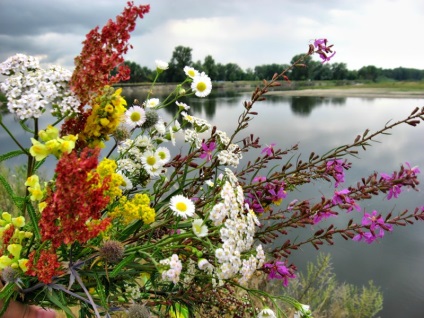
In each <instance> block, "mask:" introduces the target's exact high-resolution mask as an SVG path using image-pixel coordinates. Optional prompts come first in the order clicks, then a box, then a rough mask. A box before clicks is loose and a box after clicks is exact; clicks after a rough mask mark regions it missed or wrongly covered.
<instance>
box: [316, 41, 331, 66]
mask: <svg viewBox="0 0 424 318" xmlns="http://www.w3.org/2000/svg"><path fill="white" fill-rule="evenodd" d="M327 42H328V41H327V39H316V40H315V41H314V47H315V49H316V51H315V53H318V55H319V57H320V58H321V59H322V61H321V63H325V62H329V61H330V60H331V58H332V57H333V56H334V54H336V52H333V51H332V49H331V48H332V47H333V45H327ZM329 53H333V54H331V55H328V54H329Z"/></svg>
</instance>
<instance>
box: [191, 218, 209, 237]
mask: <svg viewBox="0 0 424 318" xmlns="http://www.w3.org/2000/svg"><path fill="white" fill-rule="evenodd" d="M192 227H193V233H194V234H195V235H196V236H197V237H205V236H207V235H208V227H207V226H206V225H205V224H203V220H202V219H195V220H193V223H192Z"/></svg>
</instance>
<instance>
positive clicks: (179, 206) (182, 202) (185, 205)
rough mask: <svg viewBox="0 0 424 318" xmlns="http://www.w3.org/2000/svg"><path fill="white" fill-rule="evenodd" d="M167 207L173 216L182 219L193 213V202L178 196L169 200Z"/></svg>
mask: <svg viewBox="0 0 424 318" xmlns="http://www.w3.org/2000/svg"><path fill="white" fill-rule="evenodd" d="M169 207H170V208H171V210H172V211H174V214H175V215H177V216H180V217H181V218H183V219H187V218H188V217H191V216H193V215H194V212H195V206H194V203H193V201H191V200H190V199H189V198H186V197H185V196H183V195H180V194H177V195H174V196H173V197H172V198H171V201H170V203H169Z"/></svg>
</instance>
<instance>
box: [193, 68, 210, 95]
mask: <svg viewBox="0 0 424 318" xmlns="http://www.w3.org/2000/svg"><path fill="white" fill-rule="evenodd" d="M191 89H192V90H193V91H194V94H195V95H196V96H197V97H206V96H208V95H209V94H210V92H211V90H212V81H211V79H210V78H209V76H207V75H206V74H205V73H204V72H202V73H201V74H200V75H197V76H195V77H194V78H193V83H191Z"/></svg>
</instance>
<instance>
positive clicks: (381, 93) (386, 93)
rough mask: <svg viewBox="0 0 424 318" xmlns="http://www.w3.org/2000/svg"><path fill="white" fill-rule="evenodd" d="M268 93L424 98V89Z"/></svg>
mask: <svg viewBox="0 0 424 318" xmlns="http://www.w3.org/2000/svg"><path fill="white" fill-rule="evenodd" d="M267 95H280V96H318V97H365V98H367V97H372V98H376V97H379V98H423V99H424V91H394V90H391V89H386V88H336V89H302V90H290V91H270V92H269V93H267Z"/></svg>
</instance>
